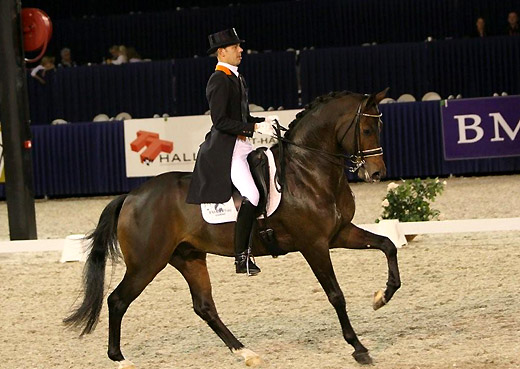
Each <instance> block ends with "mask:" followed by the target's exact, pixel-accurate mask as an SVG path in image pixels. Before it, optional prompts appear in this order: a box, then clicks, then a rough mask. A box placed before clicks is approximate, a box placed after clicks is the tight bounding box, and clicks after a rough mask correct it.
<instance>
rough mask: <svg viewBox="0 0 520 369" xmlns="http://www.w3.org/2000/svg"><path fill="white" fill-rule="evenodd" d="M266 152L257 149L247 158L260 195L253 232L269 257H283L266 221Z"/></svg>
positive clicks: (267, 179) (267, 169)
mask: <svg viewBox="0 0 520 369" xmlns="http://www.w3.org/2000/svg"><path fill="white" fill-rule="evenodd" d="M266 150H267V148H266V147H259V148H258V149H256V150H254V151H252V152H251V153H250V154H249V155H248V156H247V162H248V163H249V168H250V170H251V174H252V175H253V180H254V181H255V185H256V187H257V188H258V192H259V193H260V200H259V202H258V206H257V214H256V215H257V222H256V223H255V227H254V229H253V232H258V236H259V238H260V240H262V242H263V243H264V245H265V246H266V248H267V249H268V250H269V252H270V253H271V255H273V257H277V256H278V255H285V254H287V252H286V251H284V250H282V249H281V248H280V246H279V245H278V240H277V239H276V235H275V232H274V229H272V228H270V227H269V225H268V221H267V219H268V218H267V201H268V198H269V191H270V186H269V159H268V158H267V155H266V154H265V152H266ZM275 190H276V189H275Z"/></svg>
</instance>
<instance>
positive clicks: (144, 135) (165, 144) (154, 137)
mask: <svg viewBox="0 0 520 369" xmlns="http://www.w3.org/2000/svg"><path fill="white" fill-rule="evenodd" d="M143 147H146V149H145V150H144V151H143V152H142V153H141V155H140V158H141V163H144V164H146V165H150V163H152V162H153V161H154V160H155V158H157V156H159V154H160V153H162V152H165V153H167V154H169V153H171V152H172V150H173V142H172V141H166V140H161V139H160V138H159V134H158V133H155V132H148V131H137V138H136V139H135V140H133V141H132V142H131V143H130V148H131V149H132V151H135V152H137V153H138V152H139V151H141V149H142V148H143Z"/></svg>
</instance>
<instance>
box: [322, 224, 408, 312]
mask: <svg viewBox="0 0 520 369" xmlns="http://www.w3.org/2000/svg"><path fill="white" fill-rule="evenodd" d="M331 246H332V247H342V248H348V249H358V250H365V249H377V250H381V251H383V252H384V253H385V256H386V259H387V262H388V281H387V282H386V290H385V291H384V293H382V292H381V291H380V292H378V293H376V295H375V296H374V310H377V309H379V308H380V307H382V306H384V305H385V304H386V303H387V302H388V301H390V299H391V298H392V296H393V295H394V293H395V292H396V291H397V290H398V289H399V288H400V287H401V277H400V276H399V265H398V264H397V248H396V247H395V245H394V243H393V242H392V241H390V239H389V238H388V237H384V236H379V235H377V234H374V233H371V232H368V231H366V230H364V229H361V228H359V227H356V226H355V225H353V224H349V225H348V226H346V227H345V228H343V229H342V230H341V232H340V233H339V235H338V237H336V239H335V240H334V243H333V244H332V245H331Z"/></svg>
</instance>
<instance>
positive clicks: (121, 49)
mask: <svg viewBox="0 0 520 369" xmlns="http://www.w3.org/2000/svg"><path fill="white" fill-rule="evenodd" d="M108 51H109V52H110V54H111V55H112V59H108V60H107V62H108V64H114V65H121V64H123V63H128V58H127V56H126V47H125V46H124V45H120V46H118V45H114V46H112V47H111V48H110V49H109V50H108Z"/></svg>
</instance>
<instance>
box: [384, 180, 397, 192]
mask: <svg viewBox="0 0 520 369" xmlns="http://www.w3.org/2000/svg"><path fill="white" fill-rule="evenodd" d="M397 187H399V185H398V184H397V183H394V182H390V183H389V184H388V186H386V190H387V191H390V190H393V189H394V188H397Z"/></svg>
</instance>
